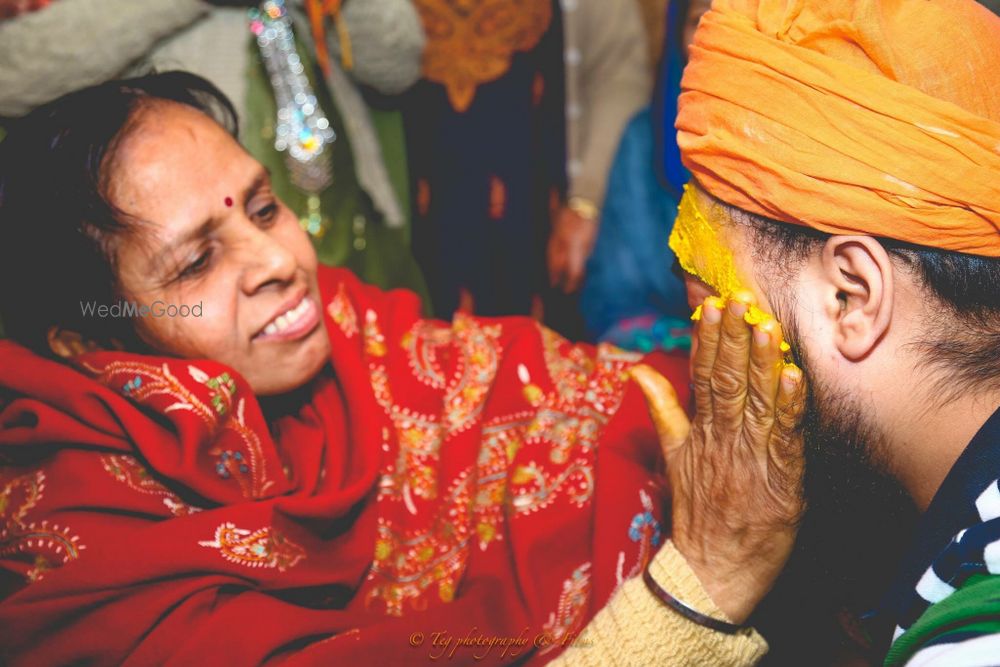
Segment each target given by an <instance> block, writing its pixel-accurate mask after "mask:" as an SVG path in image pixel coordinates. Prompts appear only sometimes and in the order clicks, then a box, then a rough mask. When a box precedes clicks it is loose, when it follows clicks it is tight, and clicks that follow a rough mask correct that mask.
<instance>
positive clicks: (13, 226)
mask: <svg viewBox="0 0 1000 667" xmlns="http://www.w3.org/2000/svg"><path fill="white" fill-rule="evenodd" d="M157 100H161V101H168V102H176V103H180V104H185V105H187V106H190V107H193V108H195V109H197V110H199V111H201V112H203V113H205V114H207V115H208V116H210V117H211V118H213V119H214V120H216V121H217V122H218V123H219V124H220V125H222V126H223V127H225V128H226V129H227V130H228V131H229V132H230V133H231V134H233V135H234V136H235V135H236V132H237V117H236V112H235V110H234V109H233V105H232V103H230V101H229V100H228V99H227V98H226V96H225V95H223V94H222V93H221V92H220V91H219V90H218V88H216V87H215V86H213V85H212V84H211V83H209V82H208V81H206V80H205V79H202V78H201V77H198V76H195V75H194V74H190V73H187V72H164V73H159V74H157V73H152V74H147V75H145V76H140V77H137V78H132V79H124V80H117V81H109V82H107V83H102V84H99V85H96V86H92V87H90V88H86V89H83V90H80V91H77V92H74V93H70V94H68V95H65V96H63V97H61V98H59V99H57V100H55V101H53V102H50V103H48V104H46V105H45V106H42V107H39V108H38V109H36V110H34V111H32V112H31V113H30V114H28V115H27V116H25V117H24V118H21V119H18V120H16V121H14V122H13V123H12V124H11V125H10V126H9V128H8V135H7V137H6V138H5V139H3V140H2V141H0V320H2V321H3V325H4V330H5V332H6V334H7V335H8V336H10V337H11V338H13V339H14V340H16V341H18V342H19V343H21V344H23V345H25V346H27V347H29V348H31V349H33V350H35V351H36V352H40V353H42V354H49V348H48V343H47V332H48V330H49V328H50V327H52V326H58V327H61V328H65V329H69V330H71V331H76V332H78V333H80V334H81V335H83V336H84V337H85V338H87V339H90V340H94V341H97V342H99V343H102V344H108V343H109V342H110V341H111V340H112V339H117V340H119V341H122V342H125V343H127V344H128V343H134V342H137V341H136V339H135V335H134V329H133V323H132V321H131V320H129V319H128V318H115V317H107V318H102V317H99V316H98V315H96V314H95V313H94V312H89V313H88V312H85V310H86V308H85V307H86V306H87V304H96V305H108V306H111V305H113V304H115V303H121V300H122V295H121V294H120V292H119V290H118V285H117V281H116V279H115V266H114V253H113V251H112V248H113V245H112V244H113V241H114V239H115V237H116V236H118V235H120V234H123V233H127V232H128V231H129V229H131V228H132V227H134V226H135V225H136V224H138V223H139V221H138V220H135V219H134V218H131V217H130V216H128V215H126V214H125V213H124V212H123V211H121V210H119V209H117V208H116V207H115V206H114V205H112V204H111V202H109V201H108V198H107V191H108V182H107V179H108V174H109V173H110V172H111V166H112V165H113V163H114V160H115V153H116V150H117V148H118V146H120V145H121V142H122V140H123V139H124V138H125V137H127V136H128V134H129V133H130V132H131V131H133V130H134V129H136V123H135V119H136V116H137V112H138V111H139V110H140V109H144V108H145V109H148V111H149V114H150V115H149V116H148V119H147V120H145V122H152V123H155V122H156V109H155V106H150V103H151V102H155V101H157Z"/></svg>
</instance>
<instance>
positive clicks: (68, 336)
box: [47, 326, 101, 359]
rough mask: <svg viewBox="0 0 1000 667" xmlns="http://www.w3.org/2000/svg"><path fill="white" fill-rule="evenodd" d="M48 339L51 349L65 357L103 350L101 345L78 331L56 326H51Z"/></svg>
mask: <svg viewBox="0 0 1000 667" xmlns="http://www.w3.org/2000/svg"><path fill="white" fill-rule="evenodd" d="M47 339H48V342H49V349H51V350H52V352H53V353H54V354H56V355H57V356H59V357H62V358H63V359H72V358H73V357H75V356H76V355H78V354H83V353H84V352H98V351H100V350H101V346H100V345H98V344H97V343H95V342H94V341H92V340H88V339H85V338H84V337H83V336H81V335H80V334H78V333H77V332H75V331H69V330H68V329H61V328H59V327H55V326H54V327H49V331H48V335H47Z"/></svg>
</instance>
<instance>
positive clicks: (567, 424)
mask: <svg viewBox="0 0 1000 667" xmlns="http://www.w3.org/2000/svg"><path fill="white" fill-rule="evenodd" d="M539 331H540V334H541V336H542V345H543V350H544V354H545V363H546V367H547V369H548V372H549V377H550V378H551V380H552V384H553V385H554V390H553V391H550V392H548V393H545V392H543V391H542V389H541V388H540V387H539V386H538V385H537V384H536V383H535V382H534V381H533V380H532V378H531V372H530V371H529V370H528V368H527V367H526V366H525V365H524V364H521V365H519V366H518V379H520V381H521V383H522V384H523V385H524V387H523V392H524V397H525V399H526V400H527V401H528V402H529V403H531V404H532V405H533V406H534V407H535V408H537V412H536V414H535V418H534V419H533V420H532V421H531V423H530V424H529V425H528V426H527V428H526V430H525V432H524V435H523V447H524V452H525V454H529V453H530V454H532V455H534V456H533V457H532V459H531V460H529V461H527V462H526V463H523V464H520V465H518V466H517V468H516V469H515V470H514V472H513V476H512V480H511V481H512V487H513V490H512V493H511V494H510V504H511V507H512V508H513V510H514V512H515V514H522V513H532V512H536V511H538V510H539V509H542V508H544V507H546V506H548V505H549V504H551V503H552V502H553V501H554V499H555V498H556V496H557V495H558V494H559V492H561V491H565V493H566V495H567V497H568V499H569V501H570V502H571V503H573V504H574V505H577V506H578V507H583V506H584V505H586V504H587V503H588V502H589V501H590V499H591V497H592V496H593V492H594V471H593V450H594V449H595V448H596V446H597V442H598V437H599V435H600V433H601V429H602V428H603V427H604V425H605V424H606V423H607V422H608V421H609V420H610V419H611V417H612V416H614V414H615V412H617V410H618V408H619V406H620V405H621V401H622V397H623V396H624V393H625V388H626V387H627V385H628V382H629V376H628V368H629V367H630V366H631V365H632V364H634V363H635V362H637V361H638V360H640V359H641V358H642V357H641V355H638V354H634V353H630V352H625V351H623V350H620V349H618V348H616V347H614V346H612V345H605V344H602V345H599V346H598V347H597V353H596V355H595V356H593V357H592V356H591V355H590V354H589V353H588V352H587V350H586V348H584V347H582V346H579V345H572V344H570V343H569V342H568V341H566V340H565V339H564V338H562V337H561V336H559V335H558V334H556V333H555V332H553V331H551V330H550V329H547V328H546V327H542V326H540V325H539Z"/></svg>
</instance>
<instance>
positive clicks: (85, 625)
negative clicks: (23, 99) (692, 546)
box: [0, 72, 686, 664]
mask: <svg viewBox="0 0 1000 667" xmlns="http://www.w3.org/2000/svg"><path fill="white" fill-rule="evenodd" d="M233 129H234V128H233V127H232V114H231V109H230V107H229V105H228V103H227V102H226V101H225V99H224V98H222V97H221V95H220V94H219V93H218V92H217V91H215V90H214V89H213V88H212V87H211V86H210V85H209V84H207V83H206V82H204V81H203V80H201V79H198V78H196V77H194V76H192V75H188V74H184V73H176V72H175V73H166V74H160V75H151V76H147V77H143V78H139V79H133V80H128V81H114V82H110V83H106V84H102V85H100V86H97V87H94V88H90V89H87V90H84V91H81V92H78V93H75V94H72V95H70V96H68V97H65V98H63V99H60V100H57V101H56V102H53V103H51V104H50V105H48V106H46V107H43V108H41V109H39V110H37V111H36V112H34V113H32V114H31V115H29V116H28V117H26V118H25V119H23V120H22V121H20V122H19V123H18V124H17V125H15V126H14V127H13V128H12V129H11V133H10V136H9V138H8V139H7V140H5V141H4V142H3V144H2V145H0V188H2V190H0V192H2V199H0V272H2V276H0V285H2V291H0V295H2V296H0V309H2V315H3V319H4V321H5V322H7V323H9V333H10V335H11V336H12V338H13V339H14V341H16V343H15V342H4V343H0V396H3V397H4V398H5V399H7V401H6V403H0V499H2V501H3V502H2V503H0V521H2V525H0V600H2V601H0V648H2V649H3V652H4V655H5V658H7V659H8V660H9V661H10V664H53V663H57V664H64V663H71V662H78V661H89V662H92V663H97V664H120V663H122V662H126V661H129V662H133V663H136V664H140V663H141V664H164V663H167V662H169V661H174V662H175V663H176V664H191V663H205V662H220V663H226V664H257V663H260V662H264V661H265V660H268V659H271V658H273V657H275V656H284V657H290V658H293V659H295V660H300V661H319V662H321V663H329V662H331V661H334V660H343V661H345V663H346V664H360V663H371V664H401V663H402V662H407V661H418V662H421V663H422V662H423V661H424V660H425V659H426V656H427V652H426V651H423V652H421V651H420V650H417V649H416V648H414V645H413V644H411V639H412V633H413V632H414V630H419V631H421V632H425V633H427V636H431V634H432V633H435V632H440V633H447V634H448V635H449V636H454V637H465V636H466V635H468V634H469V633H482V634H486V635H489V636H495V637H497V638H503V637H510V638H514V637H517V636H519V635H520V634H522V633H525V632H526V633H527V635H526V636H527V637H529V639H531V638H534V637H535V636H544V637H546V638H547V639H546V642H542V643H540V644H536V643H534V642H529V644H530V646H528V649H530V650H526V651H525V653H524V655H522V656H520V657H521V658H522V659H524V658H526V659H528V660H529V661H530V662H533V663H542V662H547V661H548V660H550V659H551V658H552V657H554V656H555V655H556V654H557V653H558V652H559V651H560V650H562V648H563V646H564V644H562V643H561V642H560V640H562V639H565V638H567V637H571V636H573V633H575V632H577V631H579V630H580V629H581V628H582V627H583V626H584V625H585V624H586V622H587V621H588V620H589V618H590V616H591V615H592V614H593V613H594V612H595V611H596V609H597V608H598V607H599V606H600V605H601V604H603V603H604V602H605V601H606V600H607V599H608V598H609V597H610V596H611V594H612V592H613V591H614V590H615V588H616V587H617V586H618V585H619V584H620V583H621V582H622V581H623V580H624V579H625V578H628V577H630V576H633V575H635V574H637V573H639V572H640V571H641V570H642V568H643V567H644V566H645V565H646V564H647V563H648V562H649V560H650V558H651V556H652V554H653V553H654V552H655V550H656V547H657V546H658V544H659V542H660V540H661V528H660V525H661V521H662V512H663V508H664V495H663V494H664V487H663V485H662V483H661V481H660V476H659V474H658V472H657V469H658V467H659V466H661V465H662V454H661V451H660V445H659V442H658V439H657V436H656V433H655V431H654V429H653V426H652V423H651V422H650V421H649V417H648V415H647V412H646V406H645V403H644V401H643V399H642V396H641V393H640V392H639V390H638V389H637V388H635V387H633V386H632V385H631V383H630V382H629V376H628V373H627V372H628V370H629V368H630V367H631V366H632V365H633V364H634V363H635V362H636V361H638V359H639V358H638V357H637V356H634V355H630V354H626V353H624V352H621V351H619V350H616V349H614V348H611V347H607V346H605V347H600V348H596V349H595V348H591V347H588V346H582V345H572V344H570V343H568V342H566V341H564V340H562V339H561V338H559V337H558V336H557V335H555V334H554V333H552V332H550V331H548V330H546V329H544V328H542V327H540V326H539V325H538V324H537V323H536V322H534V321H533V320H530V319H527V318H511V319H504V320H501V319H493V320H486V319H476V318H471V317H464V316H460V317H458V318H456V319H455V321H454V322H453V323H451V324H446V323H443V322H434V321H425V320H421V319H419V313H420V304H419V300H418V299H417V298H416V297H415V296H414V295H412V294H410V293H407V292H402V291H397V292H390V293H384V292H381V291H380V290H377V289H375V288H373V287H369V286H366V285H363V284H362V283H360V282H359V281H358V280H357V279H356V278H354V277H353V275H351V274H350V273H348V272H346V271H343V270H334V269H325V268H321V267H318V266H317V261H316V255H315V253H314V251H313V248H312V245H311V244H310V242H309V239H308V237H307V235H306V234H305V232H304V231H303V230H302V229H301V228H300V226H299V222H298V220H297V218H296V217H295V216H294V215H292V213H291V212H290V211H289V210H288V209H287V208H286V207H285V206H284V205H283V204H282V202H281V201H280V200H279V199H278V198H277V197H276V196H275V195H274V194H273V193H272V191H271V188H270V185H269V182H268V175H267V172H266V171H265V170H264V169H263V168H262V167H261V165H260V164H258V163H257V162H256V161H255V160H253V159H252V158H251V157H249V155H248V154H247V153H246V152H245V151H244V150H243V149H242V148H241V147H240V146H239V144H237V143H236V141H235V140H234V139H233V138H232V134H231V132H232V130H233ZM54 269H57V270H54ZM153 303H163V304H199V305H201V306H202V309H203V310H202V312H203V315H202V316H201V317H197V318H195V317H179V316H178V317H142V316H132V317H108V318H105V317H95V316H94V311H95V309H94V308H91V309H90V310H89V311H88V310H87V309H85V308H83V307H82V306H83V305H84V304H91V305H93V304H98V308H100V306H102V305H107V306H109V308H108V310H109V311H110V307H111V306H113V305H115V304H121V305H122V308H123V310H122V312H127V313H132V312H133V311H132V310H131V304H153ZM125 306H128V308H129V309H128V310H125V309H124V307H125ZM88 312H89V314H88ZM178 312H179V311H178ZM648 361H649V362H650V363H652V364H653V365H655V366H658V367H659V368H660V369H661V370H662V371H664V372H665V373H666V374H668V375H670V376H671V377H673V378H675V379H677V380H678V382H677V383H676V384H677V385H678V387H679V389H680V390H681V391H682V392H683V391H684V389H685V388H686V378H685V371H684V369H685V365H686V362H685V360H683V359H669V358H666V357H652V358H649V359H648ZM264 397H268V398H267V400H264ZM683 398H684V397H682V400H683ZM598 451H600V452H601V457H600V459H598V457H597V452H598ZM600 498H609V499H610V498H614V499H615V500H614V501H613V502H609V501H608V500H603V501H602V500H600ZM487 600H488V603H487ZM400 616H405V617H407V618H406V619H404V621H405V622H401V621H400V620H399V618H398V617H400ZM279 619H280V622H278V620H279ZM97 627H101V628H112V627H113V628H115V630H114V632H95V631H94V630H93V629H94V628H97ZM526 629H527V630H526ZM471 655H472V654H471V652H470V653H469V655H468V656H462V657H463V658H467V659H471Z"/></svg>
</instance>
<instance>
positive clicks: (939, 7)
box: [677, 0, 1000, 257]
mask: <svg viewBox="0 0 1000 667" xmlns="http://www.w3.org/2000/svg"><path fill="white" fill-rule="evenodd" d="M998 76H1000V17H997V16H995V15H994V14H992V13H990V12H989V11H988V10H986V9H985V8H984V7H982V6H980V5H978V4H976V3H975V2H973V0H715V2H714V3H713V4H712V9H711V10H710V11H709V12H708V13H706V14H705V15H704V17H703V18H702V20H701V24H700V26H699V28H698V31H697V33H696V34H695V39H694V44H693V45H692V47H691V52H690V62H689V63H688V66H687V69H686V70H685V72H684V78H683V81H682V82H681V89H682V93H681V96H680V101H679V113H678V117H677V130H678V144H679V145H680V148H681V152H682V155H683V159H684V164H685V166H687V168H688V169H690V170H691V172H692V173H693V174H694V175H695V177H696V179H697V181H698V183H699V184H700V185H701V186H702V187H704V188H705V189H706V190H707V191H708V192H710V193H711V194H713V195H714V196H716V197H717V198H719V199H721V200H722V201H724V202H727V203H729V204H731V205H733V206H737V207H739V208H742V209H745V210H748V211H751V212H754V213H758V214H760V215H764V216H766V217H769V218H773V219H776V220H781V221H784V222H790V223H795V224H801V225H808V226H810V227H814V228H816V229H819V230H822V231H824V232H828V233H832V234H866V235H872V236H882V237H888V238H894V239H898V240H901V241H908V242H910V243H915V244H918V245H924V246H932V247H936V248H942V249H947V250H955V251H959V252H965V253H972V254H976V255H984V256H989V257H1000V85H998V83H997V82H998V78H997V77H998Z"/></svg>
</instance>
